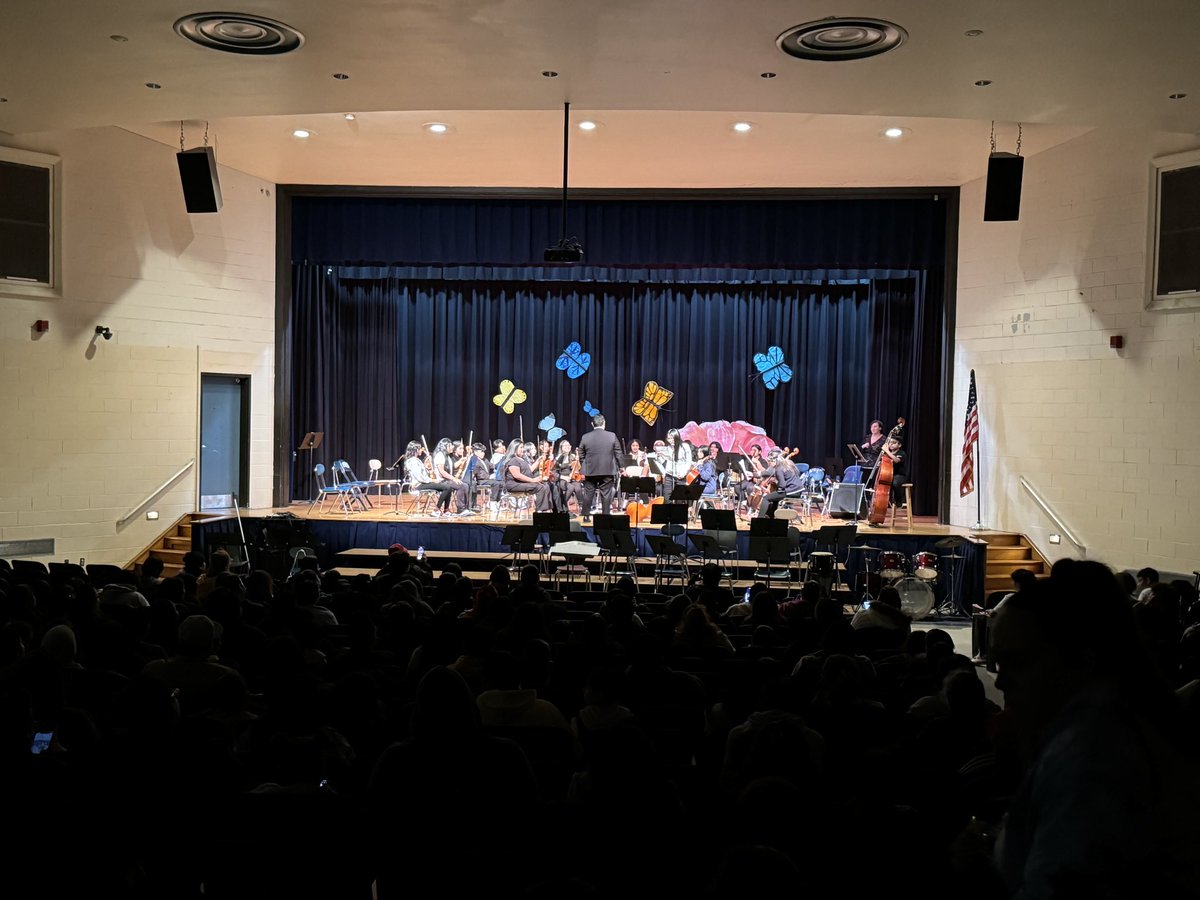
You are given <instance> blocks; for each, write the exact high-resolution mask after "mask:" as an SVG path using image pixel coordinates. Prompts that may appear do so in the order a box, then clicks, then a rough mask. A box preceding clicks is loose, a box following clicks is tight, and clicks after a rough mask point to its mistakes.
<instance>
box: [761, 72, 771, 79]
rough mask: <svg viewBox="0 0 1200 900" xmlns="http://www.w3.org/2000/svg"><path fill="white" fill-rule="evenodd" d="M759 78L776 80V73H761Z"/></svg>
mask: <svg viewBox="0 0 1200 900" xmlns="http://www.w3.org/2000/svg"><path fill="white" fill-rule="evenodd" d="M758 77H759V78H774V77H775V73H774V72H760V73H759V75H758Z"/></svg>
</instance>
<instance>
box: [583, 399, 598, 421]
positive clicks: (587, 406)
mask: <svg viewBox="0 0 1200 900" xmlns="http://www.w3.org/2000/svg"><path fill="white" fill-rule="evenodd" d="M583 411H584V412H585V413H587V414H588V415H589V416H593V417H594V416H598V415H600V410H598V409H596V407H594V406H592V404H591V402H590V401H587V400H584V401H583Z"/></svg>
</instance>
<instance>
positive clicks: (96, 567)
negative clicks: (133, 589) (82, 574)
mask: <svg viewBox="0 0 1200 900" xmlns="http://www.w3.org/2000/svg"><path fill="white" fill-rule="evenodd" d="M87 575H88V579H89V580H90V581H91V582H92V587H94V588H96V589H97V590H99V589H100V588H102V587H107V586H108V585H110V584H136V583H137V576H136V575H134V574H133V572H127V571H125V570H124V569H122V568H121V567H120V566H114V565H110V564H108V563H88V565H87Z"/></svg>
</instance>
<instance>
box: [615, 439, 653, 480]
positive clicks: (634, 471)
mask: <svg viewBox="0 0 1200 900" xmlns="http://www.w3.org/2000/svg"><path fill="white" fill-rule="evenodd" d="M629 456H630V457H631V458H632V459H633V462H632V463H631V464H629V465H628V466H626V467H625V468H624V469H623V470H622V472H621V474H622V475H625V476H627V477H629V478H645V477H646V476H648V475H649V474H650V462H649V460H650V457H648V456H647V455H646V451H645V450H643V449H642V442H641V441H639V440H638V439H637V438H634V439H633V440H631V441H630V442H629Z"/></svg>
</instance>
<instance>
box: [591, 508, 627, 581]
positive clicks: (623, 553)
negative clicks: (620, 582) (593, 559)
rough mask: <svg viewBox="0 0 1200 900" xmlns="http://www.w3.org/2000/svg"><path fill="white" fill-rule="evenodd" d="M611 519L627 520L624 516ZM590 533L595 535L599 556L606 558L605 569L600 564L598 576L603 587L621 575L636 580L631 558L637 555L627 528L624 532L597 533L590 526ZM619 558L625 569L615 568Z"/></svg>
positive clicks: (602, 564)
mask: <svg viewBox="0 0 1200 900" xmlns="http://www.w3.org/2000/svg"><path fill="white" fill-rule="evenodd" d="M612 518H614V519H615V518H626V519H627V518H628V517H626V516H613V517H612ZM592 532H593V533H594V534H595V535H596V541H597V543H599V544H600V555H601V556H607V557H608V563H607V568H605V564H604V562H603V561H602V562H601V569H600V574H601V575H602V576H603V577H604V587H605V588H609V587H611V586H612V582H613V579H614V578H619V577H621V576H623V575H629V576H631V577H632V578H634V579H635V580H636V579H637V567H636V566H635V565H634V564H633V562H632V560H633V557H635V556H636V555H637V547H636V546H634V543H633V535H632V534H631V533H630V531H629V529H628V527H627V528H626V529H625V530H624V531H597V530H596V527H595V525H593V526H592ZM620 557H625V568H623V569H618V568H617V560H618V559H619V558H620Z"/></svg>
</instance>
